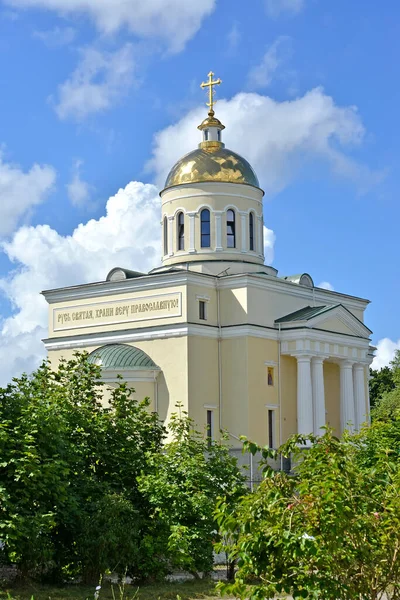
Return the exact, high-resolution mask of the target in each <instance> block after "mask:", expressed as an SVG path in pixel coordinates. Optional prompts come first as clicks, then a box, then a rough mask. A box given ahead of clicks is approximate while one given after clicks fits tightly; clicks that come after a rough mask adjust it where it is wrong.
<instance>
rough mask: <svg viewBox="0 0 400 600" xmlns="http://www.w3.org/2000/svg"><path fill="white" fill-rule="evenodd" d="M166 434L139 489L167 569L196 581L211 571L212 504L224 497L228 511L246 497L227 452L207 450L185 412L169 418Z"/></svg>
mask: <svg viewBox="0 0 400 600" xmlns="http://www.w3.org/2000/svg"><path fill="white" fill-rule="evenodd" d="M169 430H170V435H171V441H170V442H169V443H167V444H166V445H165V448H164V452H163V453H158V454H152V455H150V456H149V465H150V469H149V470H148V472H147V474H146V475H143V476H142V477H141V478H140V479H139V483H140V489H141V490H142V492H143V493H144V494H145V496H146V497H147V499H148V501H149V503H150V505H151V507H152V517H153V518H154V521H155V523H156V524H157V535H158V536H159V538H160V537H163V538H164V540H165V547H166V548H167V553H166V557H167V558H168V560H169V563H170V566H171V567H172V568H179V569H181V570H186V571H189V572H191V573H193V574H194V575H196V576H197V574H198V573H199V572H203V573H204V572H205V573H208V572H210V571H211V570H212V566H213V549H214V544H215V542H216V541H217V540H218V527H217V524H216V521H215V516H214V509H215V506H216V501H217V498H218V497H219V496H225V497H226V502H227V504H229V505H233V503H234V501H235V499H236V498H237V497H238V496H239V495H242V494H243V493H244V491H245V487H244V476H243V475H242V474H241V472H240V470H239V468H238V467H237V464H236V459H234V458H233V457H231V456H230V454H229V450H228V448H227V447H226V446H225V445H223V444H221V443H219V442H213V443H212V444H211V445H209V443H208V440H207V439H206V438H205V437H204V435H203V434H200V433H198V432H196V431H195V430H194V424H193V421H192V420H191V419H190V418H188V415H187V413H186V412H184V411H181V413H180V414H179V415H178V414H175V415H172V418H171V421H170V424H169Z"/></svg>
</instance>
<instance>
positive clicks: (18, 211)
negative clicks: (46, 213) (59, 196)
mask: <svg viewBox="0 0 400 600" xmlns="http://www.w3.org/2000/svg"><path fill="white" fill-rule="evenodd" d="M55 180H56V172H55V170H54V169H53V168H52V167H50V166H48V165H37V164H34V165H33V166H32V167H31V169H30V170H29V171H24V170H23V169H22V167H21V166H19V165H17V164H12V163H10V162H6V161H5V160H4V155H3V152H1V151H0V236H5V235H9V234H10V233H12V232H13V231H14V229H15V227H16V225H17V224H18V223H19V221H20V220H21V218H22V217H23V216H24V215H26V213H27V212H29V210H30V209H32V208H33V207H34V206H35V205H37V204H41V203H42V202H44V201H45V200H46V198H47V196H48V195H49V193H50V192H51V190H52V189H53V186H54V183H55Z"/></svg>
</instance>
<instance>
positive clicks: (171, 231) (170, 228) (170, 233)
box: [168, 217, 175, 256]
mask: <svg viewBox="0 0 400 600" xmlns="http://www.w3.org/2000/svg"><path fill="white" fill-rule="evenodd" d="M174 238H175V236H174V217H168V254H169V256H172V255H173V253H174V241H175V240H174Z"/></svg>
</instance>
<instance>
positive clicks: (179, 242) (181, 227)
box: [176, 210, 185, 251]
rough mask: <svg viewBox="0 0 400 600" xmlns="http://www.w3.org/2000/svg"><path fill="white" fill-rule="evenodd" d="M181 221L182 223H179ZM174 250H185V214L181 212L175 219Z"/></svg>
mask: <svg viewBox="0 0 400 600" xmlns="http://www.w3.org/2000/svg"><path fill="white" fill-rule="evenodd" d="M181 221H182V222H181ZM176 238H177V239H176V248H177V250H178V251H179V250H184V249H185V213H184V212H183V211H182V210H181V211H179V213H178V214H177V218H176Z"/></svg>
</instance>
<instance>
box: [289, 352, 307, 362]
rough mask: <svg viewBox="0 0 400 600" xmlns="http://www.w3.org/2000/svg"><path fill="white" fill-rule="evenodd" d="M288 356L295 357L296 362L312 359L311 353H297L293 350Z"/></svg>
mask: <svg viewBox="0 0 400 600" xmlns="http://www.w3.org/2000/svg"><path fill="white" fill-rule="evenodd" d="M290 356H293V357H294V358H296V359H297V362H310V361H311V359H312V354H299V353H297V352H295V353H294V354H291V355H290Z"/></svg>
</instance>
